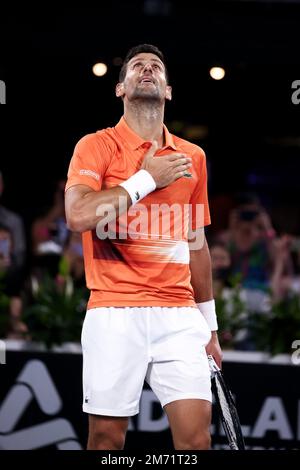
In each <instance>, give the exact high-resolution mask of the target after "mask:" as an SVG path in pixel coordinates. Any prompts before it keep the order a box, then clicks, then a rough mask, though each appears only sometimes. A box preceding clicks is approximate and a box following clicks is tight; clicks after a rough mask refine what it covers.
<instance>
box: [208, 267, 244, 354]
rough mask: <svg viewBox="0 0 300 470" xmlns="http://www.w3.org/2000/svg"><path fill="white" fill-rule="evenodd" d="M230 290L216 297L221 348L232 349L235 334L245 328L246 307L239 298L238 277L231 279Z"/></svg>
mask: <svg viewBox="0 0 300 470" xmlns="http://www.w3.org/2000/svg"><path fill="white" fill-rule="evenodd" d="M229 283H230V286H231V287H230V289H224V290H223V291H222V293H221V294H220V295H219V296H217V297H216V299H215V301H216V310H217V314H218V325H219V332H220V333H219V340H220V344H221V346H222V347H223V348H227V349H228V348H233V347H234V343H235V337H236V335H237V333H238V332H239V331H240V330H242V329H243V328H244V327H245V322H246V305H245V302H244V301H243V300H242V297H241V287H240V276H234V277H231V279H230V280H229Z"/></svg>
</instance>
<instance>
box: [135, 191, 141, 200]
mask: <svg viewBox="0 0 300 470" xmlns="http://www.w3.org/2000/svg"><path fill="white" fill-rule="evenodd" d="M140 197H141V196H140V193H139V192H138V191H136V192H135V199H136V200H137V201H138V200H139V199H140Z"/></svg>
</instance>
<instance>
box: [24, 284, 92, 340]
mask: <svg viewBox="0 0 300 470" xmlns="http://www.w3.org/2000/svg"><path fill="white" fill-rule="evenodd" d="M87 294H88V291H87V289H85V288H80V289H74V285H73V282H72V279H71V278H70V277H63V276H58V277H57V279H56V280H54V279H51V278H50V277H45V278H44V279H43V281H42V282H41V283H40V284H39V287H38V290H37V292H36V293H35V298H34V303H33V305H30V306H28V307H27V308H26V309H25V311H24V317H23V318H24V321H25V322H26V323H27V325H28V327H29V331H30V335H31V338H32V340H33V341H39V342H42V343H43V344H45V345H46V346H47V347H48V348H50V347H51V346H53V345H60V344H62V343H63V342H66V341H75V342H79V341H80V334H81V327H82V322H83V319H84V312H85V309H86V301H87Z"/></svg>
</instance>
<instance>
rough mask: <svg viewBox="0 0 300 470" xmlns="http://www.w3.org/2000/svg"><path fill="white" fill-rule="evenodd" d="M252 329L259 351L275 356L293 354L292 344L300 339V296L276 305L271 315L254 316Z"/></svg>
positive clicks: (293, 296) (294, 296)
mask: <svg viewBox="0 0 300 470" xmlns="http://www.w3.org/2000/svg"><path fill="white" fill-rule="evenodd" d="M251 328H252V331H253V337H254V338H255V340H256V345H257V348H258V349H260V350H263V351H267V352H270V353H271V354H273V355H274V354H280V353H291V351H292V350H291V345H292V342H293V341H294V340H295V339H300V297H299V295H295V294H294V295H292V296H291V297H288V298H286V299H284V300H282V301H280V302H278V303H276V304H274V305H273V307H272V311H271V312H270V314H269V315H259V314H254V315H253V318H252V326H251Z"/></svg>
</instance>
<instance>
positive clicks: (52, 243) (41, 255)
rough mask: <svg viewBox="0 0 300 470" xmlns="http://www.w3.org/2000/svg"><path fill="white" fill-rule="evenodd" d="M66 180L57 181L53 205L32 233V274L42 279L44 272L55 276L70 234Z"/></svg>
mask: <svg viewBox="0 0 300 470" xmlns="http://www.w3.org/2000/svg"><path fill="white" fill-rule="evenodd" d="M64 186H65V181H59V182H58V183H57V186H56V189H55V193H54V200H53V204H52V206H51V207H50V208H49V209H48V210H47V211H46V213H45V214H44V215H43V216H41V217H39V218H38V219H36V220H35V221H34V222H33V225H32V229H31V235H32V251H33V260H32V270H31V274H33V275H34V276H35V277H37V278H38V279H39V280H41V279H42V277H43V275H44V273H47V274H49V275H50V276H52V277H55V276H56V275H57V273H58V269H59V262H60V259H61V256H62V253H63V249H64V246H65V243H66V240H67V237H68V234H69V231H68V229H67V226H66V220H65V208H64Z"/></svg>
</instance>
